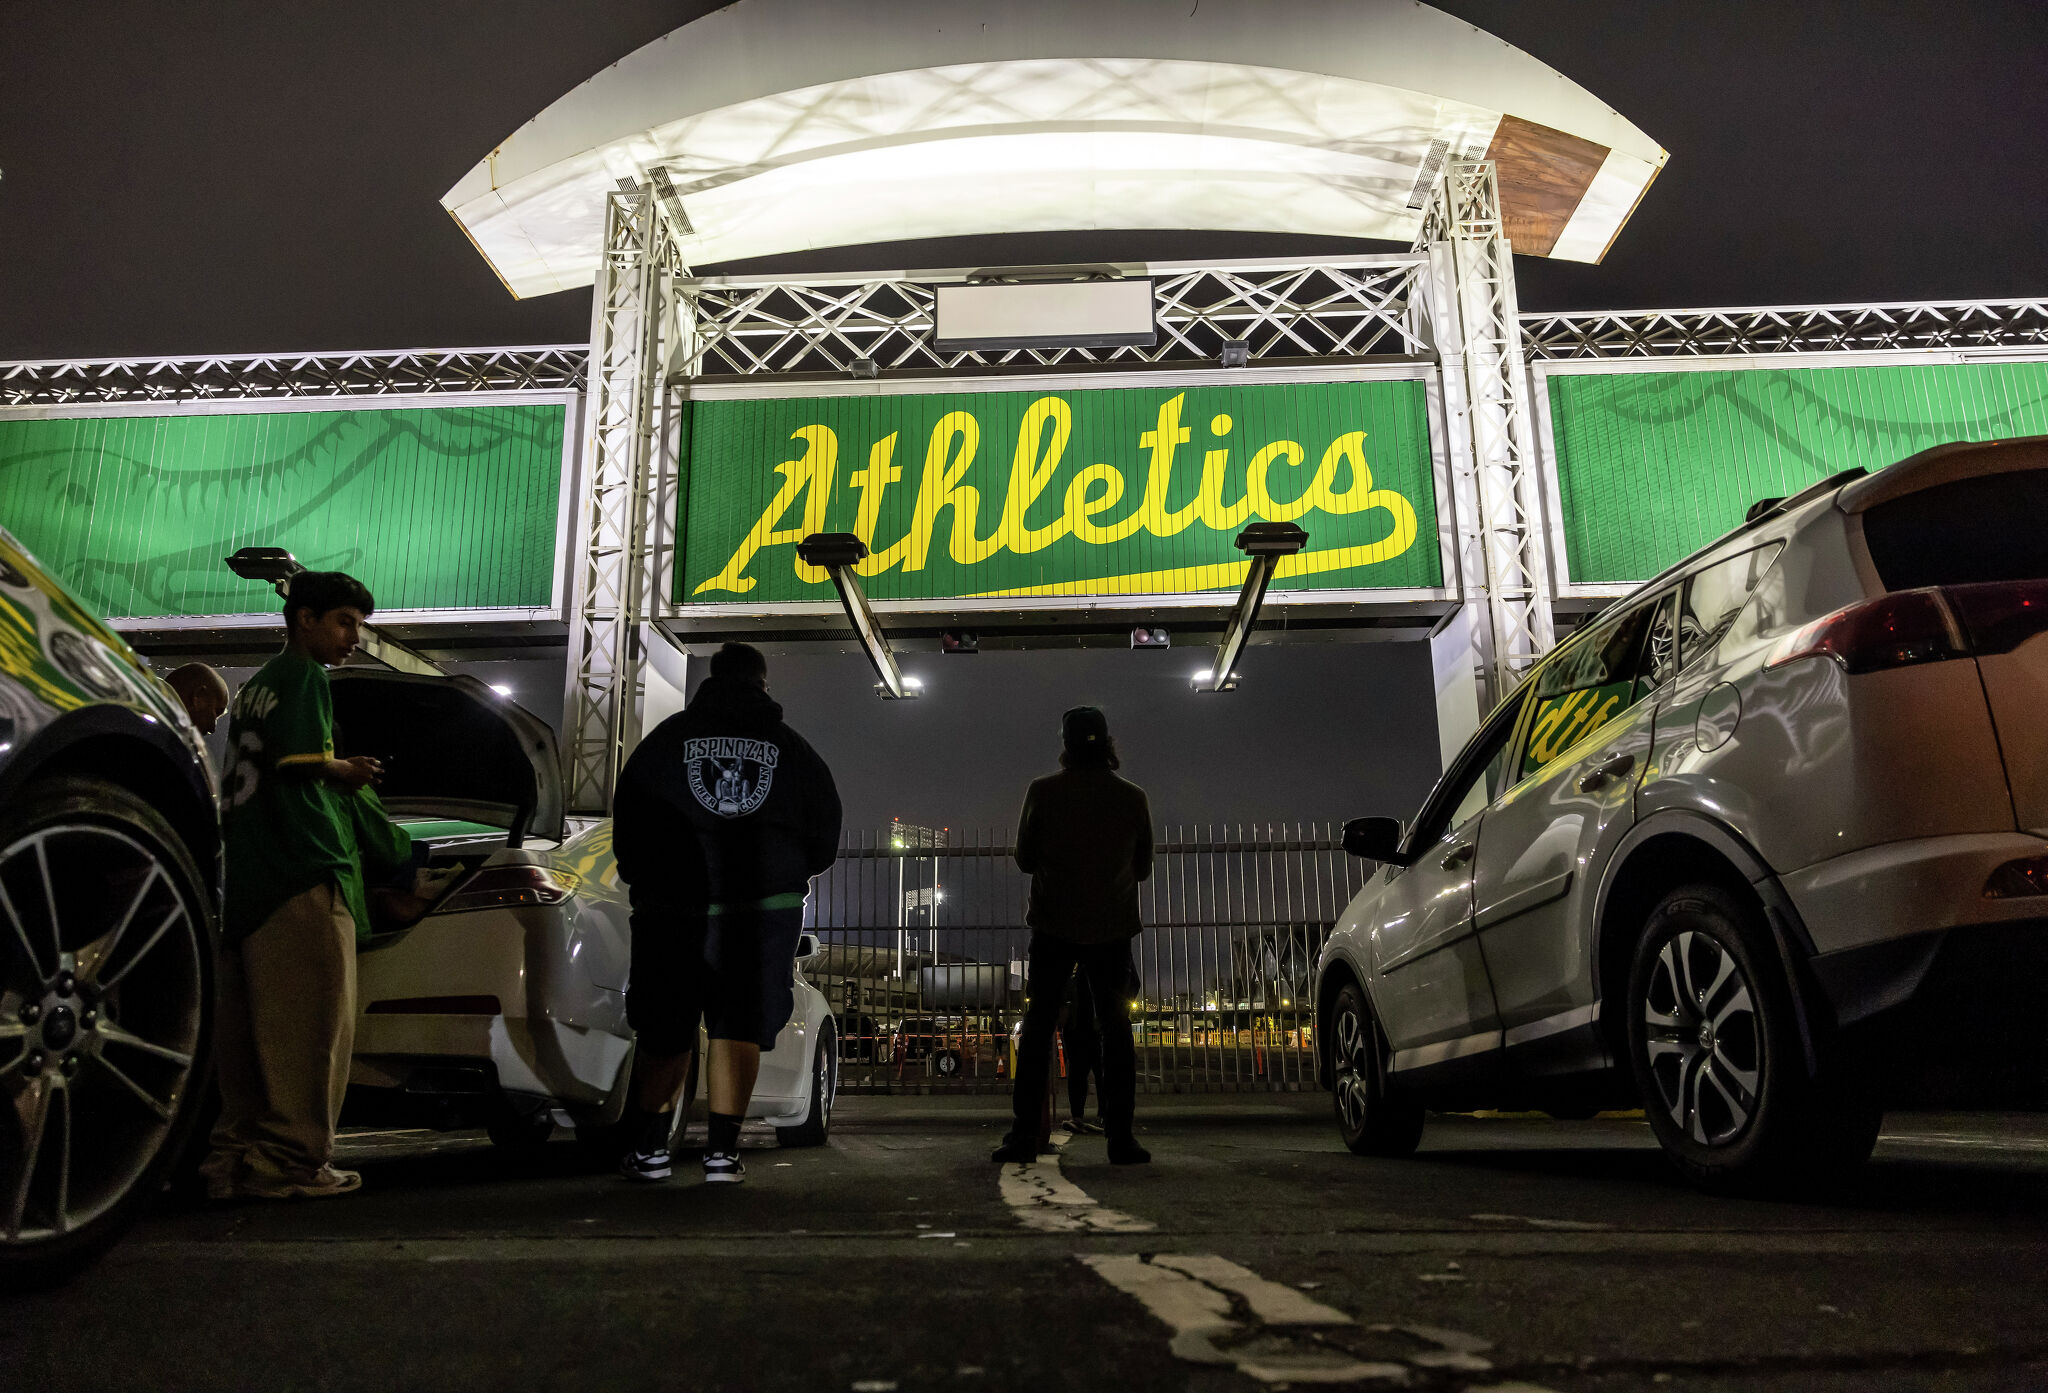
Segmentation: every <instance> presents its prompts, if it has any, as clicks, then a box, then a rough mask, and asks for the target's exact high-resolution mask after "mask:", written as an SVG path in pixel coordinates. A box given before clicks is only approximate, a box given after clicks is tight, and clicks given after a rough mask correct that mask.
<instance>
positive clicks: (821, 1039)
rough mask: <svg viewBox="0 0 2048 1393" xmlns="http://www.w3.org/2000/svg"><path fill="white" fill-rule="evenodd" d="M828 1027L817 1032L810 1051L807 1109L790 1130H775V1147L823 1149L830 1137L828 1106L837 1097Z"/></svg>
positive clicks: (835, 1053) (834, 1059)
mask: <svg viewBox="0 0 2048 1393" xmlns="http://www.w3.org/2000/svg"><path fill="white" fill-rule="evenodd" d="M832 1036H833V1031H832V1028H831V1027H830V1026H827V1027H826V1028H825V1029H824V1030H822V1031H820V1032H819V1036H818V1044H817V1048H815V1049H814V1050H812V1051H811V1107H810V1111H809V1112H806V1113H805V1114H804V1120H803V1121H801V1122H799V1123H797V1124H796V1126H794V1127H777V1128H776V1129H775V1143H776V1145H778V1146H823V1145H824V1144H825V1141H826V1139H827V1138H828V1137H830V1136H831V1134H832V1104H833V1103H834V1102H836V1101H837V1100H838V1097H839V1068H838V1064H837V1060H838V1057H839V1054H838V1051H837V1050H836V1049H834V1048H833V1044H832Z"/></svg>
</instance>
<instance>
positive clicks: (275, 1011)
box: [202, 571, 383, 1199]
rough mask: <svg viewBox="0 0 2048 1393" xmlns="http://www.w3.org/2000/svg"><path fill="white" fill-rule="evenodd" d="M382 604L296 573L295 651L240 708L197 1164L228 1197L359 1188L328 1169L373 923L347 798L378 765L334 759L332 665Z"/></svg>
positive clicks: (292, 606)
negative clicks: (208, 1102) (214, 1090)
mask: <svg viewBox="0 0 2048 1393" xmlns="http://www.w3.org/2000/svg"><path fill="white" fill-rule="evenodd" d="M373 608H374V602H373V601H372V600H371V598H370V592H369V591H368V590H367V589H366V588H365V587H364V586H363V584H362V582H361V581H359V580H356V579H355V578H354V577H353V576H349V575H345V574H343V573H342V572H340V571H301V572H300V573H299V574H298V575H296V576H294V577H292V582H291V590H290V595H289V597H288V598H287V599H286V600H285V605H284V623H285V639H286V642H285V649H284V651H283V652H282V653H280V654H278V655H277V656H276V657H275V658H272V659H271V660H270V662H269V663H267V664H265V665H264V667H263V669H262V670H261V671H260V672H258V673H257V674H256V675H255V676H254V677H252V678H250V679H249V681H248V682H247V683H246V684H245V685H244V686H243V687H242V690H241V691H240V692H239V693H238V694H237V695H236V697H235V701H234V705H233V707H232V708H231V711H230V721H229V725H228V750H227V760H226V763H227V774H226V777H225V778H224V779H223V781H222V790H221V830H222V841H223V852H224V856H225V860H226V869H227V896H226V900H225V903H224V905H223V910H222V916H221V918H222V933H223V937H224V939H225V940H226V944H227V949H228V951H227V952H226V953H225V954H223V956H222V959H221V971H220V993H219V1011H218V1027H217V1032H216V1042H215V1055H216V1059H217V1060H218V1067H219V1076H220V1091H221V1116H220V1122H219V1123H218V1125H216V1126H215V1128H214V1131H213V1152H212V1154H211V1155H210V1156H208V1157H207V1159H206V1163H205V1165H204V1167H203V1168H202V1170H203V1173H204V1174H205V1176H206V1181H207V1192H208V1194H210V1195H212V1196H213V1197H215V1198H218V1199H232V1198H240V1197H244V1196H247V1197H255V1198H262V1199H289V1198H294V1197H300V1196H305V1197H313V1196H322V1195H340V1194H346V1193H348V1192H349V1191H351V1190H354V1189H357V1188H358V1187H359V1186H360V1185H361V1184H362V1178H361V1177H360V1176H359V1175H357V1174H356V1173H355V1172H353V1171H344V1170H336V1169H335V1168H334V1166H333V1164H332V1162H333V1159H334V1129H335V1124H336V1122H337V1120H338V1119H339V1117H340V1115H341V1099H342V1093H343V1090H344V1089H345V1088H346V1087H347V1084H348V1065H349V1052H350V1049H351V1048H352V1046H353V1044H354V1036H355V1016H356V938H357V928H358V926H359V925H360V926H367V925H368V922H369V918H368V911H367V909H366V908H365V905H364V894H363V877H362V870H361V865H360V854H359V851H358V846H357V840H356V833H355V828H354V825H353V820H352V817H351V811H350V808H349V805H348V802H347V801H346V800H350V799H354V798H356V797H357V796H358V792H359V790H362V789H364V788H366V787H368V786H370V785H372V784H374V783H375V782H376V781H377V779H378V778H379V777H380V776H381V775H382V773H383V770H382V768H381V767H380V766H379V765H378V763H377V761H376V760H374V759H369V758H365V757H361V756H358V757H356V758H354V759H336V758H335V757H334V720H333V705H332V698H331V696H330V694H329V692H328V685H327V671H326V670H327V669H328V668H330V667H333V666H335V665H337V664H339V663H341V662H342V661H343V660H344V659H346V658H347V657H348V655H349V654H350V653H351V652H353V651H354V650H355V647H356V644H357V642H358V638H359V635H360V633H361V629H362V624H363V621H364V620H365V619H366V618H368V617H369V615H370V613H371V611H372V609H373Z"/></svg>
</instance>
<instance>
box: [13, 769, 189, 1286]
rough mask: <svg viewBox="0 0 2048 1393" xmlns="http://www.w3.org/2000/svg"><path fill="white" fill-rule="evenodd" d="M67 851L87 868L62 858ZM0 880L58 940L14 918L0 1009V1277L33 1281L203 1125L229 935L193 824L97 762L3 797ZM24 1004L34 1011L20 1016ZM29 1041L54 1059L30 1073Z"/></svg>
mask: <svg viewBox="0 0 2048 1393" xmlns="http://www.w3.org/2000/svg"><path fill="white" fill-rule="evenodd" d="M23 857H27V858H28V860H26V861H24V860H22V859H21V858H23ZM38 858H40V864H38ZM45 865H48V866H50V867H51V874H52V877H53V882H54V884H55V886H56V887H57V888H56V891H55V893H56V894H57V896H58V899H59V906H58V910H59V912H58V913H57V914H56V915H55V922H56V923H57V924H58V925H59V926H60V928H59V930H58V933H57V935H56V936H55V941H54V942H53V943H49V944H45V943H43V942H41V941H40V938H39V931H40V928H41V924H40V923H36V922H31V921H34V920H35V911H34V909H32V908H31V907H30V902H31V901H33V902H34V903H35V904H36V905H38V906H39V907H42V908H43V913H44V914H45V915H48V914H49V912H50V911H49V909H48V907H47V905H48V902H47V900H46V899H45V897H44V892H43V885H44V883H45V882H44V880H43V878H42V874H41V871H42V868H43V866H45ZM74 867H79V868H88V869H86V870H80V871H77V872H75V873H74V874H71V875H67V874H66V871H67V870H71V869H72V868H74ZM24 869H29V870H31V872H32V873H31V874H29V875H27V876H26V877H24V876H23V875H22V874H21V872H22V871H23V870H24ZM0 883H4V884H6V885H7V886H8V887H9V890H10V896H11V901H12V903H13V905H14V907H15V910H16V912H17V913H19V914H20V915H21V916H22V918H23V921H24V923H23V925H22V927H23V928H24V929H25V930H27V931H28V932H29V934H30V937H29V939H28V940H27V942H34V943H36V944H37V949H38V952H40V951H42V950H43V949H44V948H48V950H49V951H50V953H51V958H50V960H49V961H47V962H45V961H41V960H38V959H33V958H31V955H30V951H29V948H28V946H27V942H24V940H23V939H22V938H21V937H19V936H17V935H14V934H9V935H7V936H6V938H5V940H4V941H0V1002H4V1003H5V1004H4V1007H0V1011H4V1014H0V1020H4V1021H5V1022H6V1023H7V1025H8V1026H9V1027H11V1029H10V1031H9V1032H8V1034H7V1035H0V1289H9V1290H35V1289H38V1288H45V1287H49V1286H53V1285H56V1284H58V1283H61V1282H64V1281H66V1280H68V1279H69V1278H71V1277H72V1276H74V1275H76V1274H77V1273H78V1272H79V1271H80V1270H81V1269H83V1268H84V1267H85V1266H86V1265H87V1264H89V1263H90V1262H92V1260H93V1259H94V1258H96V1257H98V1256H99V1254H100V1253H101V1252H103V1251H104V1250H105V1249H106V1248H107V1247H108V1246H110V1245H111V1244H112V1243H113V1242H114V1240H115V1239H117V1238H118V1237H119V1236H120V1235H121V1233H122V1231H123V1230H125V1229H126V1228H127V1227H128V1226H129V1225H130V1224H131V1223H133V1222H134V1220H135V1219H136V1218H137V1216H138V1215H139V1214H140V1213H141V1212H142V1210H143V1209H144V1208H145V1207H146V1206H147V1205H148V1204H149V1203H150V1201H151V1200H152V1199H153V1198H154V1197H155V1196H156V1194H157V1193H158V1192H159V1191H160V1190H161V1189H162V1188H163V1185H164V1182H165V1179H166V1178H167V1177H168V1176H169V1174H170V1173H171V1172H172V1170H173V1168H174V1167H176V1165H177V1163H178V1159H179V1156H180V1154H181V1153H182V1152H183V1151H184V1149H185V1147H186V1146H187V1145H188V1144H189V1143H191V1142H192V1141H193V1140H194V1133H195V1131H196V1129H197V1125H198V1122H199V1120H200V1114H201V1111H202V1106H203V1103H204V1100H205V1097H206V1093H207V1089H206V1087H205V1084H206V1081H207V1077H208V1071H209V1069H210V1067H211V1059H212V1047H213V1023H214V974H215V970H216V954H217V952H218V951H219V949H218V946H217V943H216V939H215V933H214V924H213V913H212V906H211V901H210V898H209V896H208V895H207V893H206V891H205V889H204V888H203V887H204V886H205V885H206V883H207V882H206V879H205V878H204V877H203V876H202V875H201V874H200V870H199V867H198V866H197V864H196V863H195V862H194V861H193V858H192V855H191V852H190V851H189V850H188V849H187V848H186V846H185V844H184V841H183V840H182V839H181V838H180V837H179V836H178V834H177V832H176V831H175V830H174V829H173V828H172V827H171V825H170V823H169V822H168V821H167V820H166V819H165V818H164V817H163V815H162V814H161V813H159V812H158V811H157V810H156V809H155V808H153V807H151V806H150V805H149V804H148V803H146V802H144V801H143V800H142V799H140V798H138V797H136V796H135V795H134V794H132V793H130V792H128V791H127V790H126V789H123V788H121V787H120V786H118V785H116V784H113V783H110V782H108V781H106V780H103V779H97V778H83V777H77V776H69V775H66V776H59V777H55V778H48V779H43V780H40V781H38V782H36V783H35V784H32V785H31V786H30V787H28V788H27V789H25V790H23V791H22V792H21V793H20V794H19V795H18V796H17V797H16V798H15V799H13V800H12V805H11V806H10V807H9V808H8V809H7V811H6V812H5V813H4V814H0ZM44 922H47V921H44ZM138 926H139V927H138ZM95 950H98V951H95ZM67 972H68V973H70V974H71V978H72V982H71V990H70V991H69V992H63V991H62V985H63V984H62V977H63V974H65V973H67ZM31 1006H32V1007H33V1008H34V1016H35V1022H34V1023H31V1022H29V1021H24V1020H23V1019H22V1017H23V1013H24V1010H25V1009H27V1008H29V1007H31ZM59 1009H62V1010H63V1011H64V1012H65V1013H66V1014H65V1016H64V1017H62V1018H61V1019H63V1020H65V1022H66V1029H67V1031H68V1032H70V1033H68V1034H67V1036H66V1041H65V1043H66V1048H65V1049H64V1051H63V1056H62V1059H61V1060H60V1059H59V1058H57V1057H56V1055H57V1050H56V1049H55V1048H53V1037H52V1036H51V1035H50V1033H49V1031H50V1027H51V1025H52V1024H53V1023H54V1022H55V1021H57V1020H58V1019H60V1017H58V1016H57V1011H58V1010H59ZM9 1035H11V1036H12V1037H13V1038H12V1039H10V1038H8V1037H9ZM36 1057H40V1058H41V1059H43V1060H44V1061H45V1062H44V1065H43V1067H42V1069H41V1071H40V1072H39V1073H38V1074H37V1075H35V1076H34V1081H33V1082H30V1081H29V1076H28V1074H27V1071H26V1067H25V1066H26V1065H27V1064H28V1063H29V1062H30V1060H31V1059H32V1058H36ZM73 1061H75V1062H73ZM65 1062H71V1068H72V1072H71V1073H69V1074H66V1073H64V1072H63V1064H64V1063H65ZM144 1094H146V1095H147V1101H144V1098H143V1095H144ZM60 1112H61V1115H62V1119H63V1121H62V1123H61V1124H59V1123H58V1122H57V1118H58V1115H59V1114H60ZM30 1119H34V1121H31V1120H30ZM57 1127H61V1128H62V1129H63V1130H62V1131H61V1132H60V1133H59V1135H64V1136H68V1137H69V1140H70V1145H69V1146H68V1147H66V1148H64V1149H63V1150H62V1151H53V1150H52V1149H51V1148H50V1147H49V1146H48V1145H47V1140H48V1138H49V1137H50V1136H51V1134H52V1131H53V1130H55V1129H56V1128H57ZM31 1143H33V1145H31ZM24 1167H26V1168H27V1170H28V1174H27V1175H26V1177H25V1178H26V1180H27V1181H28V1186H27V1191H26V1195H27V1198H26V1202H25V1203H23V1204H22V1205H21V1212H19V1213H16V1212H15V1207H16V1199H15V1197H16V1196H17V1195H18V1194H21V1193H22V1182H23V1180H24V1174H23V1168H24ZM60 1168H61V1170H62V1173H63V1177H64V1181H65V1184H64V1190H63V1200H62V1209H63V1213H62V1214H61V1215H60V1214H59V1213H58V1207H59V1200H58V1190H57V1180H58V1174H57V1173H58V1171H59V1170H60Z"/></svg>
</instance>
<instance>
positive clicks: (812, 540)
mask: <svg viewBox="0 0 2048 1393" xmlns="http://www.w3.org/2000/svg"><path fill="white" fill-rule="evenodd" d="M796 554H797V557H798V559H799V560H801V561H802V562H803V563H804V564H805V565H806V566H817V567H820V568H821V569H823V570H824V571H825V573H826V574H827V575H829V576H831V577H832V588H833V589H834V590H837V591H838V592H839V603H840V605H841V606H842V607H844V608H845V610H846V620H847V622H848V623H849V624H851V625H853V634H854V637H855V638H857V639H859V640H860V646H861V648H862V650H863V651H865V652H866V653H867V655H868V662H869V663H870V664H872V665H873V667H874V669H875V676H876V677H877V678H879V679H880V680H879V681H877V682H876V683H875V691H876V693H877V694H878V695H879V696H880V697H881V698H882V700H884V701H903V700H906V699H908V698H910V697H914V696H919V695H921V694H922V693H921V692H920V691H919V688H921V687H922V686H923V685H924V684H923V683H922V682H920V681H918V680H917V679H916V678H915V677H905V676H904V675H903V669H901V668H900V667H898V666H897V665H896V653H895V650H894V649H892V648H890V647H889V637H888V635H886V634H884V633H883V632H882V625H881V622H880V621H879V620H877V619H876V618H875V611H874V609H873V608H872V607H871V606H870V605H869V604H868V597H867V594H866V592H864V591H863V590H862V589H861V588H860V577H859V576H857V575H855V574H854V570H853V565H854V563H855V562H856V561H859V560H861V559H862V558H864V557H865V556H866V555H867V554H868V544H867V543H866V542H863V541H862V540H861V539H860V538H858V537H856V536H854V535H853V534H852V533H851V532H813V533H812V534H811V535H810V536H808V537H806V538H804V539H803V540H802V541H801V542H798V543H797V544H796Z"/></svg>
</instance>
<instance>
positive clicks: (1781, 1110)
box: [1626, 883, 1883, 1194]
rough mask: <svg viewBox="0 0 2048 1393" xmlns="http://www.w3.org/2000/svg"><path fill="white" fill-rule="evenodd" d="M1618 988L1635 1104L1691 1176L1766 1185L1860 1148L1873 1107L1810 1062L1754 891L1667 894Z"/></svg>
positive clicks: (1865, 1150) (1803, 1177)
mask: <svg viewBox="0 0 2048 1393" xmlns="http://www.w3.org/2000/svg"><path fill="white" fill-rule="evenodd" d="M1626 1001H1627V1024H1628V1052H1629V1062H1630V1067H1631V1069H1632V1071H1633V1073H1634V1075H1635V1080H1636V1087H1637V1091H1638V1092H1639V1093H1640V1095H1641V1097H1642V1102H1643V1111H1644V1114H1645V1115H1646V1116H1647V1117H1648V1118H1649V1121H1650V1127H1651V1130H1652V1131H1654V1132H1655V1133H1656V1136H1657V1140H1658V1142H1659V1143H1660V1144H1661V1145H1662V1146H1663V1148H1664V1153H1665V1155H1666V1156H1667V1157H1668V1158H1669V1159H1670V1160H1671V1162H1672V1164H1673V1165H1674V1166H1676V1167H1677V1169H1678V1171H1679V1172H1680V1173H1681V1174H1683V1175H1684V1176H1685V1177H1686V1178H1687V1179H1688V1180H1690V1181H1692V1182H1693V1183H1694V1184H1696V1185H1698V1186H1700V1187H1701V1188H1703V1189H1708V1190H1713V1191H1719V1192H1724V1193H1751V1194H1755V1193H1770V1192H1774V1191H1778V1190H1782V1189H1785V1188H1788V1187H1794V1186H1798V1185H1801V1184H1804V1183H1808V1182H1811V1181H1814V1180H1819V1179H1823V1178H1826V1177H1828V1176H1832V1175H1835V1174H1838V1173H1839V1172H1841V1171H1842V1170H1844V1169H1846V1168H1849V1167H1852V1166H1855V1165H1857V1164H1860V1163H1861V1162H1862V1161H1864V1160H1865V1159H1867V1158H1868V1157H1869V1155H1870V1151H1871V1148H1872V1147H1873V1146H1874V1145H1875V1144H1876V1142H1877V1132H1878V1127H1879V1125H1880V1123H1881V1122H1882V1121H1883V1112H1882V1110H1881V1109H1879V1108H1877V1107H1876V1106H1875V1105H1874V1104H1872V1103H1870V1102H1868V1101H1866V1100H1864V1099H1862V1098H1861V1097H1860V1096H1859V1095H1858V1094H1856V1093H1855V1092H1853V1091H1852V1090H1850V1089H1847V1088H1845V1087H1842V1086H1839V1085H1835V1084H1829V1083H1825V1082H1822V1081H1817V1080H1815V1079H1814V1078H1813V1077H1811V1076H1810V1074H1809V1072H1808V1070H1807V1067H1806V1050H1805V1047H1804V1043H1803V1041H1802V1039H1801V1036H1800V1026H1799V1018H1798V1015H1797V1012H1796V1005H1795V1002H1794V998H1793V995H1792V986H1791V983H1790V982H1789V981H1788V980H1787V979H1786V975H1785V971H1784V969H1783V967H1782V965H1781V960H1780V958H1779V955H1778V950H1777V944H1776V942H1775V940H1774V939H1773V938H1772V936H1771V931H1770V929H1769V927H1768V926H1767V925H1766V924H1765V923H1764V920H1763V915H1762V913H1761V912H1760V911H1759V910H1758V909H1757V908H1756V906H1755V905H1754V904H1753V903H1750V902H1748V901H1747V900H1746V899H1745V898H1743V897H1741V896H1739V895H1737V894H1735V893H1733V892H1731V891H1730V890H1728V889H1727V888H1725V887H1723V886H1720V885H1715V884H1709V883H1700V884H1693V885H1684V886H1680V887H1679V888H1677V889H1675V890H1673V891H1671V892H1670V893H1669V894H1667V895H1666V896H1665V897H1664V898H1663V900H1661V901H1660V902H1659V903H1658V905H1657V907H1656V908H1655V909H1653V910H1652V911H1651V912H1650V915H1649V918H1648V920H1647V921H1646V922H1645V923H1644V925H1643V929H1642V932H1641V934H1640V936H1639V937H1638V939H1637V942H1636V948H1635V953H1634V957H1633V960H1632V962H1631V965H1630V970H1629V985H1628V996H1627V998H1626Z"/></svg>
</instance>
